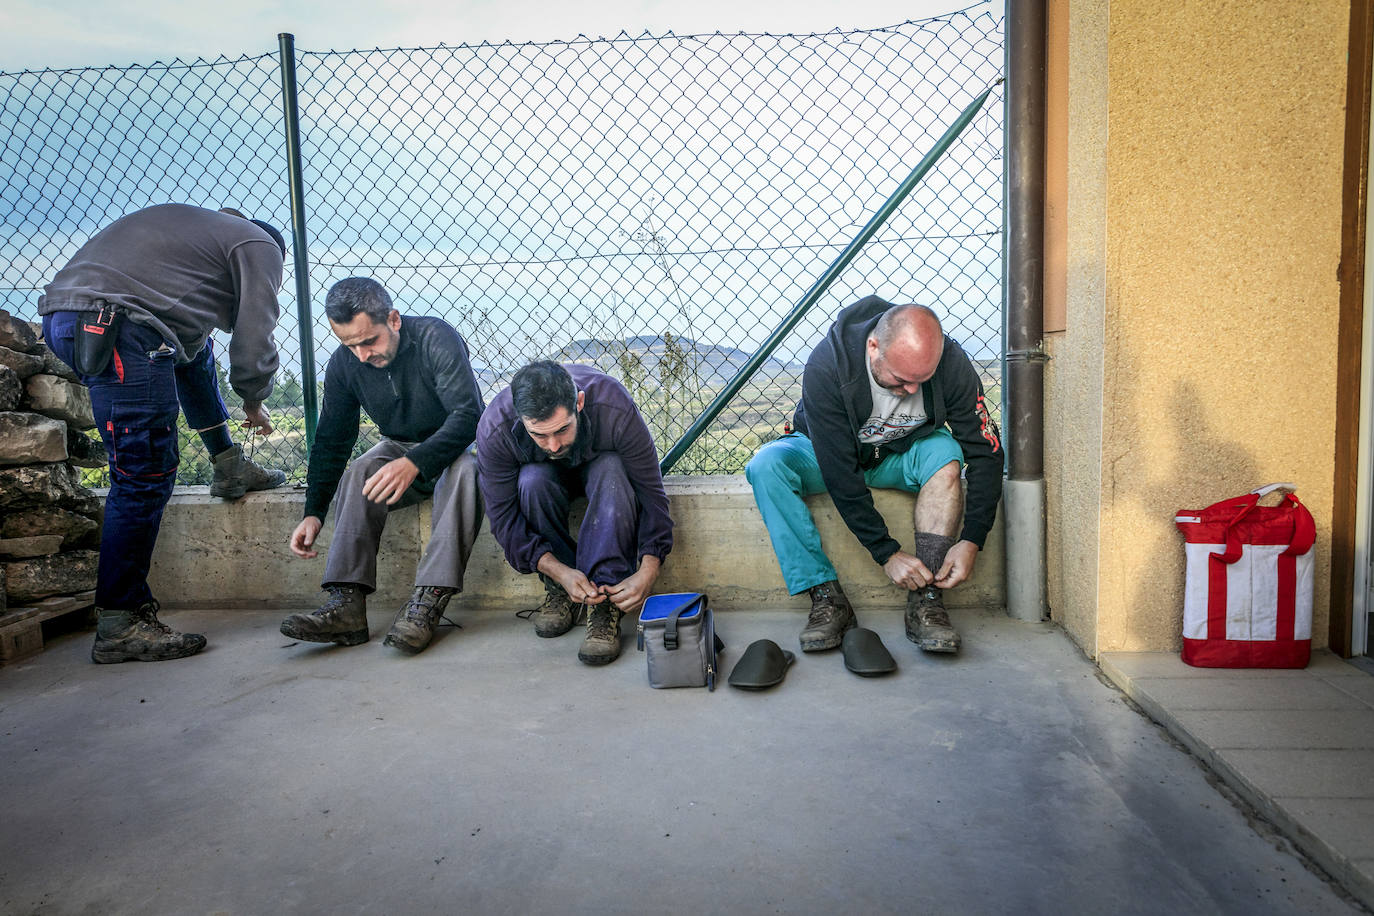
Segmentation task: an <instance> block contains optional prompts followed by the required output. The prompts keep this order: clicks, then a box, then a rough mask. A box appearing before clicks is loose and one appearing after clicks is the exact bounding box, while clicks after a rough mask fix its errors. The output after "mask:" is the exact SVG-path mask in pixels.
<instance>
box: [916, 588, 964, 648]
mask: <svg viewBox="0 0 1374 916" xmlns="http://www.w3.org/2000/svg"><path fill="white" fill-rule="evenodd" d="M904 616H905V620H906V638H907V639H909V640H911V641H912V642H914V643H915V644H916V645H917V646H920V648H921V650H922V651H924V652H958V651H959V632H958V631H957V630H955V629H954V627H953V626H952V625H951V624H950V622H949V612H948V611H946V610H945V598H944V595H943V594H942V593H941V591H940V589H938V588H936V587H935V586H933V585H928V586H926V587H925V588H923V589H920V590H918V591H914V592H910V593H908V594H907V596H906V614H905V615H904Z"/></svg>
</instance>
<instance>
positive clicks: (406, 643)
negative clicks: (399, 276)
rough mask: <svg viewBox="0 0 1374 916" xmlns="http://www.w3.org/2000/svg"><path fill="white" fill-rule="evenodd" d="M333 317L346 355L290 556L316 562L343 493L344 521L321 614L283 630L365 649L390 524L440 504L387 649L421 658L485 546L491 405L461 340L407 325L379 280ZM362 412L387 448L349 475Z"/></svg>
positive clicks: (329, 563)
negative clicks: (484, 435) (393, 513)
mask: <svg viewBox="0 0 1374 916" xmlns="http://www.w3.org/2000/svg"><path fill="white" fill-rule="evenodd" d="M324 310H325V314H326V315H327V316H328V317H329V323H330V325H331V326H332V327H333V329H334V335H335V336H336V337H338V338H339V341H340V342H341V343H342V344H343V346H341V347H339V348H338V349H337V350H335V351H334V355H333V356H331V357H330V359H329V366H328V368H326V369H325V374H324V406H323V408H322V410H321V412H320V423H319V427H318V429H317V430H316V433H315V444H314V446H313V447H312V448H311V450H310V468H309V471H308V472H307V475H306V490H305V518H304V519H302V521H301V523H300V524H299V525H298V526H296V530H295V531H294V532H292V534H291V551H292V553H294V554H296V556H298V557H303V558H307V559H308V558H312V557H314V556H316V551H315V550H314V549H313V547H314V544H315V538H316V537H317V536H318V535H319V533H320V527H321V525H322V524H323V521H324V517H325V513H326V512H327V511H328V509H329V502H330V500H331V499H332V498H333V497H334V495H335V491H336V490H337V491H338V500H337V502H338V506H337V509H338V517H337V521H336V522H335V523H334V536H333V540H332V541H331V542H330V546H329V551H328V559H327V560H326V561H325V569H324V583H323V584H324V589H325V591H326V592H328V597H327V598H326V599H325V602H324V604H323V605H321V607H320V608H319V610H317V611H315V612H314V613H311V614H292V615H291V616H289V617H287V618H286V619H285V620H283V621H282V624H281V631H282V633H284V634H286V635H287V636H290V637H291V638H293V639H303V640H308V641H310V642H332V643H337V644H339V645H343V646H354V645H357V644H359V643H363V642H367V639H368V631H367V599H366V596H367V594H368V593H369V592H372V591H375V590H376V587H377V544H378V542H379V541H380V539H381V536H382V529H383V527H384V526H385V525H386V518H387V513H388V512H389V511H390V510H392V509H398V508H400V507H402V506H409V505H414V504H415V503H418V502H421V501H423V500H425V499H429V498H433V500H434V507H433V510H432V530H431V534H430V540H429V544H428V545H427V546H426V547H425V552H424V556H423V557H422V558H421V560H420V565H419V568H418V569H417V570H416V571H415V591H414V592H413V593H412V594H411V596H410V600H409V601H407V602H406V603H405V605H404V606H402V608H401V610H400V611H399V612H398V613H397V614H396V619H395V621H394V622H393V623H392V625H391V630H390V632H388V633H387V635H386V639H385V640H384V643H385V644H386V645H388V646H393V647H395V648H397V649H400V650H401V651H402V652H405V653H408V654H412V655H413V654H415V653H417V652H420V651H421V650H423V649H424V648H425V647H426V646H428V645H429V643H430V640H432V639H433V638H434V627H435V625H436V624H437V623H438V621H439V618H440V617H441V616H443V612H444V608H445V607H446V606H447V604H448V602H449V599H450V598H451V597H453V595H454V594H455V593H457V592H459V591H461V590H462V587H463V571H464V570H465V569H466V568H467V562H468V558H469V557H470V556H471V555H472V544H473V541H474V540H476V538H477V527H478V525H479V523H480V522H481V519H482V502H481V496H480V494H479V493H478V490H477V459H476V457H475V456H474V455H473V452H472V448H471V446H472V442H473V439H474V437H475V436H476V433H477V420H478V418H479V417H480V416H481V414H482V406H483V405H482V395H481V393H480V392H479V391H478V389H477V379H476V378H475V377H474V376H473V374H472V366H471V365H470V364H469V362H468V348H467V344H466V343H465V342H464V340H463V338H462V337H461V336H460V335H459V334H458V332H457V331H455V330H454V329H453V328H452V327H451V326H449V325H448V324H447V323H446V322H444V321H441V320H440V319H438V318H426V317H413V316H409V315H407V316H405V317H402V316H401V314H400V313H399V312H397V311H396V310H395V309H394V308H392V306H391V297H390V296H389V295H387V292H386V290H385V289H383V288H382V286H381V284H379V283H378V282H377V281H375V280H370V279H368V278H366V277H349V278H348V279H346V280H340V281H339V282H338V283H336V284H334V287H333V288H332V289H331V290H330V291H329V295H328V296H327V297H326V298H325V305H324ZM360 408H361V409H363V410H366V411H367V415H368V416H369V417H371V418H372V420H373V421H374V422H375V423H376V424H377V426H378V428H379V429H380V430H381V433H382V436H383V437H384V438H383V439H382V441H381V442H379V443H378V444H377V445H375V446H373V447H372V448H371V449H369V450H368V451H367V452H366V453H364V454H363V455H362V456H361V457H359V458H358V460H356V461H354V462H353V464H352V465H350V466H348V469H347V470H346V471H345V469H344V467H345V465H346V464H347V463H348V456H349V454H350V453H351V452H352V450H353V444H354V443H355V442H356V441H357V438H358V421H359V409H360Z"/></svg>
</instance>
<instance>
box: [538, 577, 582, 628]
mask: <svg viewBox="0 0 1374 916" xmlns="http://www.w3.org/2000/svg"><path fill="white" fill-rule="evenodd" d="M576 621H577V611H576V609H575V608H574V607H573V601H572V599H571V598H569V597H568V593H567V592H566V591H564V590H563V586H561V585H559V584H558V583H557V582H554V581H553V580H552V579H550V580H548V581H547V582H545V583H544V603H543V604H541V605H539V607H538V608H537V609H536V610H535V614H534V635H535V636H542V637H544V638H545V639H548V638H549V637H553V636H562V635H563V634H564V633H566V632H568V631H569V630H571V629H572V627H573V624H574V623H575V622H576Z"/></svg>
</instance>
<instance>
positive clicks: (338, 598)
mask: <svg viewBox="0 0 1374 916" xmlns="http://www.w3.org/2000/svg"><path fill="white" fill-rule="evenodd" d="M324 590H325V591H326V592H327V593H328V594H329V597H327V598H326V599H325V601H324V604H322V605H320V607H319V609H318V610H316V611H313V612H311V613H309V614H292V615H291V616H290V617H287V618H286V619H285V620H283V621H282V622H281V631H282V634H283V635H285V636H290V637H291V638H292V639H299V640H301V641H303V642H332V643H337V644H338V645H341V646H356V645H358V644H359V643H365V642H367V596H366V595H364V594H363V590H362V589H361V588H359V587H358V586H356V585H326V586H325V588H324Z"/></svg>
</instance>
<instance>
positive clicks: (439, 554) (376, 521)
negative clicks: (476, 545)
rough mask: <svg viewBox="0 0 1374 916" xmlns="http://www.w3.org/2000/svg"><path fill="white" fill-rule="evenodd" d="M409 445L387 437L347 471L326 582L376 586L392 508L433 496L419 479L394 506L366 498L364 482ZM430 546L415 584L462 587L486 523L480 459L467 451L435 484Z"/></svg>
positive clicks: (368, 588) (337, 502) (338, 498)
mask: <svg viewBox="0 0 1374 916" xmlns="http://www.w3.org/2000/svg"><path fill="white" fill-rule="evenodd" d="M405 453H406V446H404V445H402V444H400V443H398V442H393V441H391V440H390V439H383V440H382V441H381V442H379V443H377V444H376V445H374V446H373V447H372V448H370V449H368V450H367V451H366V452H364V453H363V454H362V455H361V456H359V458H358V460H356V461H354V462H353V463H352V464H350V465H349V466H348V469H347V470H346V471H344V475H343V478H342V479H341V480H340V481H339V491H338V494H337V495H336V496H335V497H334V511H335V516H334V537H333V539H332V540H331V541H330V544H329V555H328V558H327V559H326V560H325V565H324V584H325V585H344V584H353V585H360V586H362V587H363V589H364V590H365V591H367V592H373V591H376V589H377V545H378V544H379V543H380V542H381V539H382V530H383V529H384V528H385V527H386V518H387V513H388V512H389V511H390V510H392V509H400V508H402V507H404V506H413V505H415V504H417V503H421V502H424V501H425V500H426V499H430V498H431V494H430V493H429V492H427V491H428V489H429V488H428V487H426V486H424V485H423V484H421V483H420V482H419V481H417V482H416V483H414V484H411V486H410V489H408V490H406V492H405V494H404V495H403V496H402V497H401V498H400V500H398V501H397V502H396V504H395V505H394V506H388V505H386V504H385V503H374V502H372V501H371V500H369V499H366V498H365V497H364V496H363V483H364V482H365V481H366V480H367V478H369V477H371V476H372V475H373V474H375V473H376V472H377V471H378V470H379V469H380V468H381V466H382V465H384V464H386V463H387V462H388V461H392V460H394V459H396V458H400V457H401V456H402V455H404V454H405ZM432 498H433V500H434V506H433V508H432V510H431V513H430V516H431V526H430V528H431V530H430V538H429V544H428V545H427V546H426V547H425V553H424V556H422V557H421V558H420V565H419V566H418V567H417V568H416V570H415V586H416V588H419V587H421V586H441V587H444V588H456V589H460V590H461V589H462V587H463V571H464V570H465V569H467V565H468V557H470V556H472V545H473V542H474V541H476V540H477V528H478V526H479V525H480V524H481V522H482V496H481V494H480V493H479V492H478V491H477V457H476V455H474V454H473V452H472V450H471V449H469V450H468V451H466V452H464V453H463V454H461V455H459V456H458V458H457V459H456V460H455V461H454V462H453V463H452V464H450V465H449V466H448V467H447V468H445V469H444V472H443V473H442V474H440V475H439V479H438V480H437V481H435V482H434V490H433V495H432Z"/></svg>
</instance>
